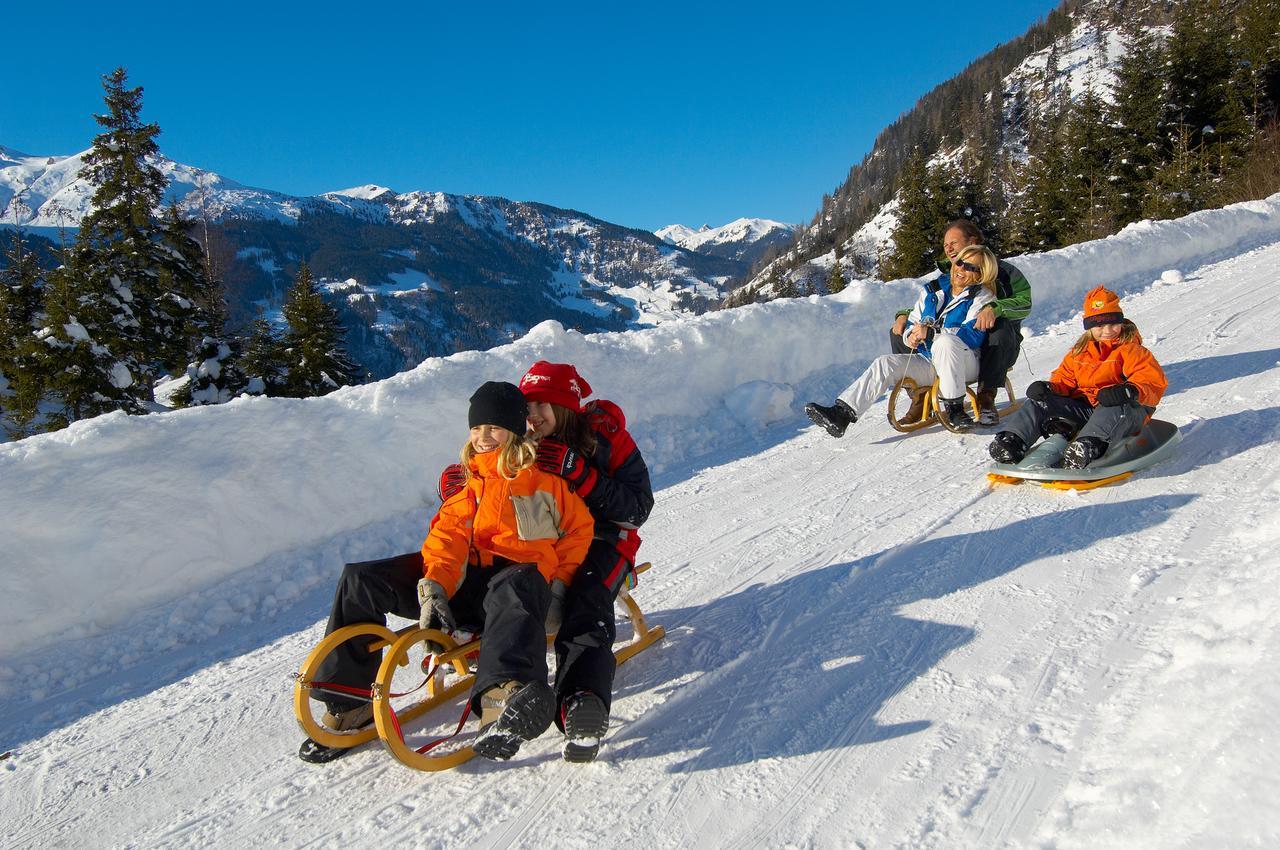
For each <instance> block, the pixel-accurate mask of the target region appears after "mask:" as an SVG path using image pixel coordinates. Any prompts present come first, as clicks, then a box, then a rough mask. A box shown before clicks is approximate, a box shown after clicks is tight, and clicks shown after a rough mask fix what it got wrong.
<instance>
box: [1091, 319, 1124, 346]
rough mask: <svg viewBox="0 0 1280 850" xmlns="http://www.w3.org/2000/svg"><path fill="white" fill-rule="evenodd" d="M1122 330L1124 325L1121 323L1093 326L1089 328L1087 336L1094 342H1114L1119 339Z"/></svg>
mask: <svg viewBox="0 0 1280 850" xmlns="http://www.w3.org/2000/svg"><path fill="white" fill-rule="evenodd" d="M1123 330H1124V324H1123V323H1121V322H1112V323H1110V324H1106V325H1094V326H1093V327H1091V328H1089V334H1090V335H1091V336H1092V337H1093V338H1094V341H1096V342H1115V341H1116V339H1118V338H1119V337H1120V332H1121V331H1123Z"/></svg>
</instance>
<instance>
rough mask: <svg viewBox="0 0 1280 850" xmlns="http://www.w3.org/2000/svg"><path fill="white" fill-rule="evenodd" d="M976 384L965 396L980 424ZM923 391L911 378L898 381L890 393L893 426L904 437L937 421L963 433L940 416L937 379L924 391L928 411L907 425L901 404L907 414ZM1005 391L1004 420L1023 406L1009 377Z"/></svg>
mask: <svg viewBox="0 0 1280 850" xmlns="http://www.w3.org/2000/svg"><path fill="white" fill-rule="evenodd" d="M976 384H977V382H976V381H974V382H972V383H970V384H968V385H967V386H966V387H965V389H964V393H965V397H966V398H967V399H968V402H969V410H970V415H972V416H973V420H974V421H975V422H977V421H978V394H977V393H976V392H974V390H973V387H974V386H975V385H976ZM919 391H920V385H919V384H917V383H916V382H915V381H914V380H912V379H911V378H905V377H904V378H903V379H902V380H900V381H898V383H896V384H894V385H893V389H892V390H891V391H890V392H889V424H890V425H892V426H893V427H894V429H895V430H897V431H902V432H903V433H904V434H909V433H911V432H912V431H919V430H920V429H921V428H926V427H928V426H930V425H932V424H934V423H935V422H937V423H939V424H941V425H942V427H943V428H946V429H947V430H948V431H950V432H952V433H953V434H959V433H961V432H960V431H958V430H957V429H955V428H953V427H952V426H951V423H950V422H948V421H947V420H946V419H945V418H943V417H941V416H939V415H938V379H937V378H934V381H933V384H932V386H930V387H929V388H928V389H927V390H924V392H926V393H928V395H926V396H925V399H924V412H923V414H922V415H921V416H920V419H919V421H917V422H903V421H902V420H900V419H899V418H898V406H899V405H900V404H901V405H902V412H903V413H906V412H907V410H909V409H910V408H911V399H913V398H915V395H916V393H917V392H919ZM1004 391H1005V394H1006V395H1008V396H1009V403H1008V404H1007V405H1005V406H1004V407H997V408H996V414H997V415H998V416H999V417H1000V418H1001V419H1003V418H1004V417H1006V416H1008V415H1009V414H1010V413H1013V412H1014V411H1015V410H1017V409H1018V407H1020V404H1019V402H1018V397H1017V396H1016V395H1015V394H1014V392H1013V382H1012V381H1010V380H1009V379H1008V378H1005V381H1004Z"/></svg>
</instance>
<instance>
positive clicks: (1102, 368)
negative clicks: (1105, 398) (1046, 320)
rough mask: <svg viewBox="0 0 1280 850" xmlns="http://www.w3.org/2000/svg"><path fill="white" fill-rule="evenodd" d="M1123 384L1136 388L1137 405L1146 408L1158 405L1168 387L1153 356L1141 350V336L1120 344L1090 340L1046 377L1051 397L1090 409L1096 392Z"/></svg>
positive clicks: (1166, 380)
mask: <svg viewBox="0 0 1280 850" xmlns="http://www.w3.org/2000/svg"><path fill="white" fill-rule="evenodd" d="M1073 348H1074V346H1073ZM1124 383H1129V384H1133V385H1134V386H1135V387H1137V388H1138V403H1139V404H1141V405H1144V406H1146V407H1155V406H1156V405H1157V404H1159V403H1160V399H1161V397H1163V396H1164V391H1165V390H1166V389H1168V387H1169V380H1168V379H1167V378H1166V377H1165V376H1164V370H1163V369H1161V368H1160V364H1159V363H1157V362H1156V358H1155V355H1154V354H1152V353H1151V352H1150V351H1148V350H1147V349H1146V348H1144V347H1143V345H1142V336H1141V335H1136V334H1135V336H1134V338H1133V339H1131V340H1129V341H1128V342H1120V343H1106V342H1098V341H1097V340H1090V341H1089V344H1088V345H1087V346H1086V347H1085V350H1084V351H1082V352H1081V353H1080V354H1075V353H1073V352H1071V351H1068V352H1067V356H1066V357H1064V358H1062V364H1061V365H1059V366H1058V368H1057V369H1054V370H1053V374H1052V375H1050V376H1049V386H1050V387H1051V388H1052V389H1053V391H1054V392H1055V393H1057V394H1058V395H1066V396H1073V397H1074V398H1083V399H1085V400H1086V401H1088V402H1089V404H1091V405H1093V406H1094V407H1097V406H1098V390H1100V389H1102V388H1103V387H1113V386H1116V385H1117V384H1124Z"/></svg>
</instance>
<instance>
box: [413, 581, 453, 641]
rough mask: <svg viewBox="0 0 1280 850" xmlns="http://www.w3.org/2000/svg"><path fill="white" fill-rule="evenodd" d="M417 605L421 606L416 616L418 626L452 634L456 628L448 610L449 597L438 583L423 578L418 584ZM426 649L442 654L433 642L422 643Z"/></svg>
mask: <svg viewBox="0 0 1280 850" xmlns="http://www.w3.org/2000/svg"><path fill="white" fill-rule="evenodd" d="M418 604H419V605H421V606H422V610H421V612H420V613H419V614H418V625H419V626H420V627H422V628H424V629H439V630H440V631H442V632H452V631H453V630H454V629H455V628H457V627H458V624H457V623H456V622H454V619H453V610H452V609H451V608H449V595H448V594H447V593H445V592H444V588H443V587H441V586H440V583H439V582H436V581H432V580H431V579H429V578H424V579H422V580H421V581H419V582H418ZM424 643H426V645H427V649H429V650H430V651H431V652H434V653H437V654H438V653H441V652H444V647H443V646H441V645H440V644H438V643H436V642H434V641H429V640H428V641H424Z"/></svg>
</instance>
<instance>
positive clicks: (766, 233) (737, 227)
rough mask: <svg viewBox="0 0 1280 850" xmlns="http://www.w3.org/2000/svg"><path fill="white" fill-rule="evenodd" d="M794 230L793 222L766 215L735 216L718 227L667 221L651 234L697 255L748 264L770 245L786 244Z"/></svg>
mask: <svg viewBox="0 0 1280 850" xmlns="http://www.w3.org/2000/svg"><path fill="white" fill-rule="evenodd" d="M796 230H797V226H796V225H794V224H784V223H783V222H781V221H772V220H770V219H767V218H738V219H734V220H733V221H731V222H729V223H728V224H726V225H722V226H721V227H711V226H710V225H707V224H704V225H702V227H700V228H698V229H697V230H694V229H693V228H691V227H685V226H684V225H683V224H669V225H667V226H666V227H663V228H661V229H659V230H656V231H654V233H655V234H656V235H657V236H658V238H659V239H662V240H663V241H665V242H669V243H671V244H672V245H679V246H680V247H681V248H687V249H689V250H690V251H696V252H697V253H699V254H707V255H710V256H713V257H728V258H730V259H734V260H744V261H746V262H747V263H751V262H754V261H755V260H756V259H757V258H759V257H761V256H763V255H764V253H765V252H766V251H767V250H768V249H769V248H770V247H773V246H778V247H781V246H783V245H786V244H787V243H788V242H790V241H791V236H792V234H794V233H795V231H796Z"/></svg>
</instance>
